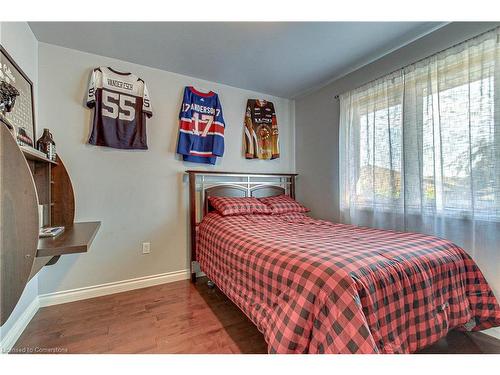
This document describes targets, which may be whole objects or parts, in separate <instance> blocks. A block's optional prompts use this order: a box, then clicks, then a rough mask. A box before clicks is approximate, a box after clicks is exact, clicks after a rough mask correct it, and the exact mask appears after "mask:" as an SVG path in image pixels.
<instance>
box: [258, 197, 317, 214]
mask: <svg viewBox="0 0 500 375" xmlns="http://www.w3.org/2000/svg"><path fill="white" fill-rule="evenodd" d="M259 200H260V201H261V202H262V203H265V204H266V205H267V206H268V207H269V208H270V209H271V211H272V213H273V215H277V214H286V213H289V212H309V211H310V210H309V209H308V208H306V207H304V206H302V205H301V204H300V203H298V202H297V201H296V200H295V199H293V198H291V197H290V196H288V195H284V194H282V195H276V196H274V197H266V198H260V199H259Z"/></svg>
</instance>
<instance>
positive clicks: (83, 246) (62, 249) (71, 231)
mask: <svg viewBox="0 0 500 375" xmlns="http://www.w3.org/2000/svg"><path fill="white" fill-rule="evenodd" d="M100 226H101V222H100V221H91V222H83V223H74V224H73V225H72V226H69V227H67V228H65V230H64V232H63V233H61V234H60V235H59V236H57V237H46V238H40V239H39V240H38V250H37V253H36V256H37V257H46V256H57V255H64V254H74V253H85V252H87V250H88V248H89V247H90V244H91V243H92V241H93V240H94V237H95V235H96V233H97V230H98V229H99V227H100Z"/></svg>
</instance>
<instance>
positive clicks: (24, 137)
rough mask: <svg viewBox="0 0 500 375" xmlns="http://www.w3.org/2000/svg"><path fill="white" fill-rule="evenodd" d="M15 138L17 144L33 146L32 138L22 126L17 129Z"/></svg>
mask: <svg viewBox="0 0 500 375" xmlns="http://www.w3.org/2000/svg"><path fill="white" fill-rule="evenodd" d="M16 140H17V144H18V145H20V146H29V147H33V140H32V139H31V138H30V137H29V135H28V133H26V130H24V128H18V129H17V135H16Z"/></svg>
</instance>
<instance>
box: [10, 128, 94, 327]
mask: <svg viewBox="0 0 500 375" xmlns="http://www.w3.org/2000/svg"><path fill="white" fill-rule="evenodd" d="M0 169H1V170H2V178H1V179H0V185H1V186H0V195H1V196H0V200H1V201H2V210H1V218H0V221H1V222H2V236H0V237H1V238H0V260H1V261H0V273H1V274H2V280H1V286H2V287H1V288H0V289H1V296H0V300H1V301H2V308H1V309H0V326H1V325H3V324H4V323H5V322H6V321H7V319H8V318H9V316H10V314H11V313H12V311H13V310H14V308H15V306H16V304H17V302H18V301H19V298H20V297H21V294H22V292H23V290H24V288H25V287H26V285H27V283H28V282H29V280H30V279H31V278H32V277H34V276H35V275H36V274H37V272H39V271H40V270H41V269H42V268H43V267H45V266H50V265H53V264H55V263H56V262H57V261H58V260H59V258H60V256H61V255H64V254H73V253H81V252H86V251H87V250H88V248H89V247H90V244H91V243H92V240H93V239H94V237H95V235H96V233H97V230H98V229H99V227H100V225H101V223H100V222H87V223H74V218H75V196H74V192H73V185H72V184H71V179H70V176H69V174H68V171H67V170H66V167H65V166H64V163H63V161H62V160H61V159H60V157H59V155H58V156H57V160H56V161H52V160H50V159H48V158H47V157H46V156H45V155H44V154H43V153H41V152H39V151H37V150H35V149H34V148H32V147H27V146H19V145H18V144H17V142H16V140H15V138H14V136H13V134H12V133H11V132H10V131H9V129H7V127H6V126H4V125H3V123H2V124H0ZM39 206H42V207H43V213H44V214H43V215H42V217H41V222H40V219H39V212H38V208H39ZM41 226H44V227H47V226H64V227H65V231H64V232H63V233H61V234H60V235H59V236H57V237H54V238H43V239H39V238H38V232H39V228H40V227H41ZM4 233H5V235H4Z"/></svg>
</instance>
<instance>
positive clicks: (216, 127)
mask: <svg viewBox="0 0 500 375" xmlns="http://www.w3.org/2000/svg"><path fill="white" fill-rule="evenodd" d="M224 128H225V124H224V117H223V115H222V106H221V104H220V101H219V96H218V95H217V94H216V93H215V92H213V91H210V92H208V93H203V92H200V91H198V90H196V89H195V88H194V87H192V86H187V87H186V88H185V89H184V98H183V100H182V107H181V111H180V113H179V142H178V143H177V153H178V154H181V155H182V157H183V159H184V160H185V161H190V162H194V163H205V164H215V161H216V160H217V157H218V156H219V157H220V156H222V155H224Z"/></svg>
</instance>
